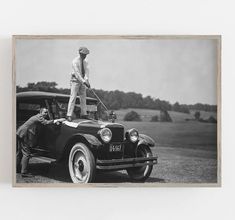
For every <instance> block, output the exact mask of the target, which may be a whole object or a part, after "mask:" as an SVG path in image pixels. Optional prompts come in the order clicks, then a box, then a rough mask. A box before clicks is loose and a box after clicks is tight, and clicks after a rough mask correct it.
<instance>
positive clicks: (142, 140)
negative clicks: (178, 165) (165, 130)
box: [137, 134, 155, 147]
mask: <svg viewBox="0 0 235 220" xmlns="http://www.w3.org/2000/svg"><path fill="white" fill-rule="evenodd" d="M140 145H147V146H149V147H154V146H155V141H154V140H153V139H152V138H151V137H149V136H147V135H145V134H139V141H138V144H137V146H140Z"/></svg>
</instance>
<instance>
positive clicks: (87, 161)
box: [68, 143, 95, 183]
mask: <svg viewBox="0 0 235 220" xmlns="http://www.w3.org/2000/svg"><path fill="white" fill-rule="evenodd" d="M68 168H69V174H70V178H71V180H72V182H73V183H90V182H92V180H93V179H94V176H95V159H94V156H93V154H92V152H91V151H90V150H89V148H88V147H87V146H86V145H85V144H83V143H76V144H74V145H73V146H72V148H71V150H70V153H69V158H68Z"/></svg>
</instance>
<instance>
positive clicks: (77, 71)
mask: <svg viewBox="0 0 235 220" xmlns="http://www.w3.org/2000/svg"><path fill="white" fill-rule="evenodd" d="M83 65H84V70H85V75H84V78H83V77H82V67H81V58H80V56H77V57H75V58H74V59H73V61H72V74H71V81H73V82H81V83H84V82H86V81H88V79H89V68H88V63H87V61H86V60H83Z"/></svg>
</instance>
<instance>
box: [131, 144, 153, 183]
mask: <svg viewBox="0 0 235 220" xmlns="http://www.w3.org/2000/svg"><path fill="white" fill-rule="evenodd" d="M151 156H152V151H151V150H150V148H149V147H148V146H145V145H141V146H139V147H138V149H137V157H151ZM152 169H153V165H146V166H142V167H133V168H129V169H127V173H128V175H129V177H130V178H131V179H132V180H133V181H140V182H143V181H145V180H146V179H148V178H149V176H150V174H151V172H152Z"/></svg>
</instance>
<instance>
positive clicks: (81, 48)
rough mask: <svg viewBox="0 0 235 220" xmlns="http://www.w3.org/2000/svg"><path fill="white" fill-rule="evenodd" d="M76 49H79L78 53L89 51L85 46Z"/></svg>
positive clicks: (87, 52)
mask: <svg viewBox="0 0 235 220" xmlns="http://www.w3.org/2000/svg"><path fill="white" fill-rule="evenodd" d="M78 51H79V53H83V54H89V53H90V51H89V50H88V49H87V48H86V47H80V48H79V50H78Z"/></svg>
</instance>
